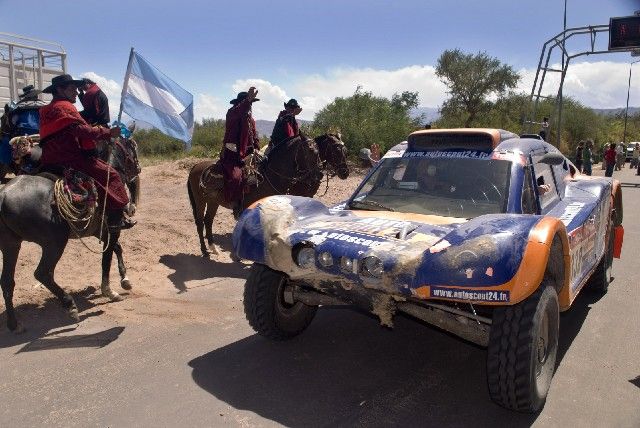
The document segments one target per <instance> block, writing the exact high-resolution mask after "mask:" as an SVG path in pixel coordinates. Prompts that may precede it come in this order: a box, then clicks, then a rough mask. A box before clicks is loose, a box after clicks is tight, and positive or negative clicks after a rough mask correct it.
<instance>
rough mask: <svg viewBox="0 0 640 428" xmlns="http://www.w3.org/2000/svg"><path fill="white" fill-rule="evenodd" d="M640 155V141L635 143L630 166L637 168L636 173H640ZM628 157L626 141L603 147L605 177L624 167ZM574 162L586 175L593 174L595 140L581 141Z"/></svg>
mask: <svg viewBox="0 0 640 428" xmlns="http://www.w3.org/2000/svg"><path fill="white" fill-rule="evenodd" d="M639 157H640V143H634V146H633V152H632V154H631V161H630V163H629V168H631V169H637V170H638V171H637V172H636V175H640V169H639V168H638V159H639ZM626 158H627V148H626V146H625V145H624V143H608V144H606V145H604V146H603V147H602V169H603V170H605V177H612V176H613V172H614V171H620V170H622V168H624V165H625V163H626ZM574 164H575V165H576V167H577V168H578V170H580V172H582V173H583V174H586V175H591V174H592V164H593V141H592V140H587V141H580V142H579V143H578V145H577V147H576V153H575V157H574Z"/></svg>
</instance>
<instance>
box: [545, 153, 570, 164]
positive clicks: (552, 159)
mask: <svg viewBox="0 0 640 428" xmlns="http://www.w3.org/2000/svg"><path fill="white" fill-rule="evenodd" d="M564 161H565V157H564V156H562V155H561V154H560V153H547V154H545V155H544V156H542V158H540V160H539V161H538V163H544V164H547V165H562V163H564Z"/></svg>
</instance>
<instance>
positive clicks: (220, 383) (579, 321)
mask: <svg viewBox="0 0 640 428" xmlns="http://www.w3.org/2000/svg"><path fill="white" fill-rule="evenodd" d="M616 174H619V175H620V177H619V178H620V179H621V180H622V181H623V182H624V183H625V184H624V186H625V188H624V204H625V205H624V206H625V222H624V225H625V229H626V234H625V243H624V248H623V258H622V259H621V260H617V261H616V262H615V264H614V275H615V281H614V282H613V284H612V286H611V288H610V291H609V293H608V294H607V295H606V296H604V297H602V298H601V299H600V300H599V301H596V300H595V299H594V298H593V297H592V296H588V295H583V296H582V297H580V298H579V300H578V301H577V302H576V303H575V305H574V307H573V308H572V309H571V310H570V311H569V312H568V313H565V314H563V316H562V318H561V352H560V361H559V365H558V369H557V372H556V375H555V378H554V380H553V384H552V386H551V391H550V393H549V398H548V400H547V404H546V406H545V408H544V410H543V411H542V412H541V413H540V414H539V415H522V414H516V413H512V412H509V411H506V410H504V409H502V408H500V407H498V406H496V405H494V404H492V402H491V401H490V400H489V397H488V394H487V390H486V384H485V366H484V361H485V351H484V350H482V349H480V348H477V347H475V346H472V345H469V344H467V343H464V342H462V341H460V340H458V339H456V338H454V337H452V336H448V335H445V334H443V333H441V332H439V331H436V330H434V329H431V328H429V327H427V326H424V325H422V324H419V323H417V322H415V321H412V320H409V319H404V318H399V319H398V321H397V326H396V328H395V329H394V330H393V331H389V330H384V329H382V328H380V327H379V326H378V325H377V323H376V321H375V320H373V319H372V318H370V317H368V316H367V315H365V314H362V313H357V312H353V311H349V310H346V309H322V310H320V311H319V313H318V316H317V317H316V319H315V320H314V322H313V323H312V325H311V327H310V328H309V329H308V330H307V331H306V332H305V334H303V335H302V336H300V337H298V338H296V339H294V340H292V341H290V342H286V343H271V342H268V341H266V340H263V339H262V338H260V337H258V336H256V335H255V334H254V333H253V332H252V330H251V329H250V328H249V327H248V325H247V323H246V321H245V320H244V316H243V313H242V305H241V302H240V300H241V293H242V285H243V282H242V281H241V280H239V279H237V277H238V276H240V277H241V276H242V275H243V272H242V271H241V270H240V268H239V267H238V268H237V269H238V272H235V273H234V274H233V275H230V276H233V277H234V278H231V279H229V280H227V281H223V282H217V283H215V284H211V285H208V286H203V287H199V288H194V289H192V290H190V291H189V292H188V293H183V294H180V295H178V298H180V299H184V300H185V303H188V302H198V303H199V304H210V305H211V308H212V313H213V311H214V309H215V308H216V307H217V306H218V305H222V304H225V305H229V308H231V310H230V311H226V312H225V316H224V317H221V319H220V318H218V319H216V318H215V317H213V316H212V319H211V321H210V322H207V323H204V324H202V323H200V324H195V323H182V324H180V323H167V324H166V325H165V324H163V323H161V322H153V323H151V322H150V323H144V322H142V323H141V322H124V323H116V322H114V321H113V320H112V319H111V318H109V317H104V316H92V315H96V313H87V312H88V311H85V313H84V319H83V321H82V322H81V323H80V324H79V325H78V326H76V325H73V324H67V321H66V318H64V316H63V315H59V316H58V315H57V314H58V313H60V310H59V308H58V307H57V306H55V305H51V307H48V305H47V306H46V307H45V308H39V309H36V308H22V312H21V314H22V319H23V321H24V322H25V324H26V325H27V326H28V327H29V330H28V331H27V332H26V333H25V334H23V335H20V336H14V335H12V334H10V333H8V332H6V330H4V329H3V330H2V332H1V333H0V400H1V405H0V426H3V427H9V426H42V425H44V424H46V425H52V426H113V427H115V426H126V427H130V426H178V425H181V426H229V425H230V426H274V425H286V426H297V427H307V426H362V425H365V426H389V425H422V426H491V427H495V426H510V427H518V426H530V425H535V426H541V427H547V426H553V427H555V426H580V427H583V426H585V427H586V426H594V427H607V426H611V427H614V426H615V427H625V426H627V427H639V426H640V311H638V303H639V302H640V288H639V287H638V283H639V279H640V278H639V274H638V270H639V269H638V266H639V265H638V260H640V239H639V237H640V225H639V223H640V221H638V220H640V219H639V217H638V214H637V213H638V212H640V211H639V208H640V177H636V176H634V175H631V173H630V172H629V171H628V170H626V171H623V172H622V173H616ZM135 310H139V311H141V312H143V311H144V308H143V307H141V308H137V309H135ZM42 311H52V312H53V313H54V315H53V318H54V327H55V328H54V329H51V322H52V321H51V318H52V316H51V315H49V316H47V317H46V319H44V318H45V317H44V316H43V315H42V314H43V312H42ZM228 314H231V315H228ZM56 317H58V318H56ZM0 321H1V322H2V323H3V325H4V316H0Z"/></svg>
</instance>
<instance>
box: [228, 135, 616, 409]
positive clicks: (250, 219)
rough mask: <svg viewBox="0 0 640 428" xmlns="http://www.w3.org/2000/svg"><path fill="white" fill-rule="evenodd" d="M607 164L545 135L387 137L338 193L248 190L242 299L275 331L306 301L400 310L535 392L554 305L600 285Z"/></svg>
mask: <svg viewBox="0 0 640 428" xmlns="http://www.w3.org/2000/svg"><path fill="white" fill-rule="evenodd" d="M623 234H624V230H623V228H622V193H621V189H620V185H619V183H618V182H617V181H616V180H613V179H611V178H604V177H589V176H585V175H582V174H580V173H579V172H578V171H577V170H576V168H575V167H574V166H573V164H572V163H571V162H570V161H569V160H568V159H566V158H565V157H564V156H563V155H562V154H561V153H560V152H559V151H558V150H557V149H556V148H555V147H553V146H551V145H549V144H547V143H545V142H544V141H541V140H538V139H527V138H519V137H518V136H517V135H515V134H512V133H510V132H507V131H502V130H495V129H449V130H446V129H444V130H423V131H418V132H414V133H412V134H411V135H410V136H409V137H408V139H407V141H406V142H404V143H403V144H401V145H398V146H397V147H395V148H394V149H392V150H390V151H389V152H388V153H387V154H386V155H385V156H384V157H383V159H382V160H381V161H380V162H379V164H378V165H376V167H375V168H374V169H373V170H372V171H371V172H370V173H369V174H368V175H367V177H366V178H365V179H364V180H363V182H362V183H361V184H360V186H359V187H358V188H357V190H356V191H355V193H354V194H353V195H352V196H351V197H350V198H349V199H348V200H347V201H346V202H344V203H343V204H340V205H338V206H334V207H326V206H325V205H323V204H322V203H320V202H319V201H317V200H314V199H309V198H301V197H294V196H273V197H270V198H266V199H262V200H260V201H258V202H257V203H256V204H254V205H253V206H252V207H250V208H249V209H247V210H246V211H245V212H244V213H243V215H242V216H241V218H240V219H239V222H238V224H237V226H236V228H235V230H234V232H233V245H234V251H235V253H236V255H237V256H238V257H240V258H242V259H245V260H252V261H253V262H254V264H253V266H252V270H251V274H250V276H249V278H248V279H247V282H246V286H245V292H244V306H245V313H246V315H247V318H248V320H249V323H250V324H251V326H252V327H253V328H254V329H255V330H256V331H257V332H258V333H260V334H261V335H263V336H266V337H268V338H271V339H275V340H283V339H287V338H291V337H293V336H296V335H297V334H299V333H301V332H302V331H303V330H304V329H305V328H306V327H307V326H308V325H309V323H310V322H311V320H312V319H313V317H314V315H315V312H316V309H317V307H318V306H319V305H336V304H346V305H354V306H358V307H360V308H364V309H366V310H368V311H370V312H371V313H373V314H375V315H376V316H378V317H379V319H380V322H381V323H382V324H383V325H385V326H392V325H393V318H394V315H395V314H396V313H398V312H403V313H406V314H409V315H411V316H413V317H416V318H419V319H421V320H423V321H426V322H427V323H430V324H433V325H435V326H437V327H439V328H441V329H444V330H446V331H449V332H451V333H454V334H456V335H458V336H460V337H462V338H464V339H466V340H469V341H472V342H474V343H477V344H481V345H483V346H486V347H487V349H488V352H487V377H488V386H489V393H490V396H491V398H492V399H493V400H494V401H496V402H497V403H498V404H500V405H502V406H504V407H507V408H509V409H513V410H518V411H525V412H535V411H537V410H539V409H540V408H542V406H543V405H544V402H545V399H546V395H547V391H548V389H549V386H550V383H551V378H552V377H553V373H554V368H555V362H556V354H557V350H558V330H559V312H560V311H565V310H568V309H569V308H570V307H571V304H572V302H573V301H574V299H575V298H576V296H577V294H578V293H579V292H580V291H581V290H582V289H583V288H591V289H593V290H595V291H596V292H599V293H604V292H606V291H607V287H608V285H609V281H610V270H611V265H612V261H613V257H619V256H620V251H621V246H622V238H623Z"/></svg>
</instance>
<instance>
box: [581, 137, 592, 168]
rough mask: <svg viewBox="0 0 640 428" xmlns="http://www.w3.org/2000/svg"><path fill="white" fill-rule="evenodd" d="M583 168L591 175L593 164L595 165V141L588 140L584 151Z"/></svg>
mask: <svg viewBox="0 0 640 428" xmlns="http://www.w3.org/2000/svg"><path fill="white" fill-rule="evenodd" d="M582 161H583V170H582V172H583V173H584V174H586V175H591V173H592V171H591V166H592V165H593V141H592V140H587V144H586V145H585V148H584V151H583V152H582Z"/></svg>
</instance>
